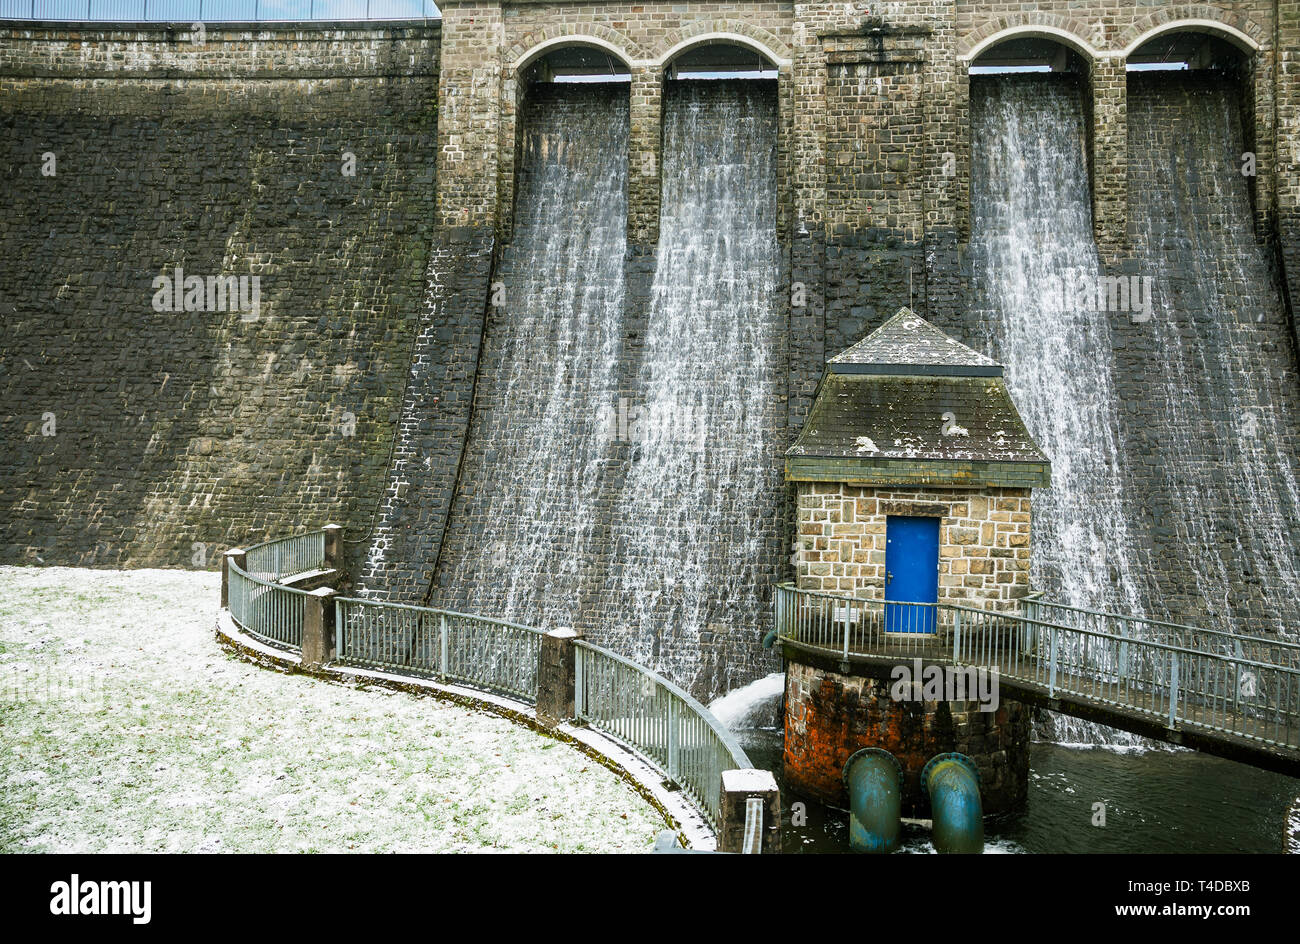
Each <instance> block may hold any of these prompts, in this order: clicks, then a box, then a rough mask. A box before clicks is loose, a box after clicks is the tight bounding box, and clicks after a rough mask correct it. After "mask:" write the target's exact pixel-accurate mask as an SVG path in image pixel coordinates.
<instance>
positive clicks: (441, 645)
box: [438, 613, 447, 682]
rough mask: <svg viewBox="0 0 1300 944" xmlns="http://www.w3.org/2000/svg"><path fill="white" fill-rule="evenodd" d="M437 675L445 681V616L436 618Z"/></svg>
mask: <svg viewBox="0 0 1300 944" xmlns="http://www.w3.org/2000/svg"><path fill="white" fill-rule="evenodd" d="M438 675H439V677H440V678H441V679H442V680H443V681H444V682H445V681H447V615H446V614H445V613H444V614H442V615H440V616H439V617H438Z"/></svg>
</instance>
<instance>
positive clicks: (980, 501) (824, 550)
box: [796, 482, 1032, 609]
mask: <svg viewBox="0 0 1300 944" xmlns="http://www.w3.org/2000/svg"><path fill="white" fill-rule="evenodd" d="M1030 503H1031V498H1030V494H1029V491H1028V490H1027V489H1019V488H989V489H894V488H884V487H875V486H855V485H842V484H839V483H823V482H800V483H799V484H798V510H797V516H798V539H797V540H798V545H799V546H798V552H797V553H798V560H797V563H796V579H797V581H798V585H799V587H800V589H803V590H821V591H824V592H827V593H839V594H844V595H847V596H854V597H858V598H860V599H877V600H879V599H884V596H885V530H886V523H887V520H888V517H889V516H890V515H910V516H916V517H927V518H940V519H941V521H940V523H939V599H940V601H944V602H949V603H960V604H964V605H968V606H974V607H980V608H986V609H996V608H999V607H1007V606H1009V605H1011V601H1013V600H1015V599H1017V598H1019V597H1022V596H1024V595H1025V594H1026V593H1028V592H1029V552H1030V528H1031V522H1032V515H1031V511H1030Z"/></svg>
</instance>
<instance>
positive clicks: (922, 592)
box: [885, 515, 939, 633]
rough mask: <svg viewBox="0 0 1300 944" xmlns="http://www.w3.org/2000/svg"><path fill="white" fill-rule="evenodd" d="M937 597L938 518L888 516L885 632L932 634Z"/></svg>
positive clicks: (886, 525)
mask: <svg viewBox="0 0 1300 944" xmlns="http://www.w3.org/2000/svg"><path fill="white" fill-rule="evenodd" d="M938 599H939V519H938V518H911V517H904V516H903V515H890V516H889V517H888V519H887V520H886V522H885V632H887V633H932V632H934V629H935V608H934V607H932V606H905V605H903V604H907V603H935V602H937V601H938Z"/></svg>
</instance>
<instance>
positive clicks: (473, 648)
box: [334, 597, 545, 702]
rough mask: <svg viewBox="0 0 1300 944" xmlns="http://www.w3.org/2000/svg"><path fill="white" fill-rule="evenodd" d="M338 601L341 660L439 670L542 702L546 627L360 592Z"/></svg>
mask: <svg viewBox="0 0 1300 944" xmlns="http://www.w3.org/2000/svg"><path fill="white" fill-rule="evenodd" d="M334 605H335V617H334V625H335V645H336V648H337V651H338V661H339V662H342V663H344V664H347V665H359V666H365V667H369V668H379V669H394V670H396V671H399V672H407V673H415V674H419V675H429V676H436V677H437V678H439V679H443V680H452V681H456V682H463V683H465V684H467V685H471V686H474V687H476V688H483V689H486V690H488V691H494V692H500V693H503V694H507V695H514V696H516V697H518V698H522V699H524V700H525V701H528V702H535V701H536V700H537V666H538V660H539V659H540V656H541V649H542V636H544V635H545V633H544V632H543V631H542V630H540V629H533V628H532V627H530V626H521V625H520V624H518V623H510V622H506V621H505V620H496V619H488V618H486V617H481V616H469V615H467V614H464V613H454V612H452V611H450V610H435V609H431V608H429V607H421V606H407V605H404V604H399V603H381V602H377V601H374V600H364V599H360V598H357V597H338V598H336V599H335V603H334Z"/></svg>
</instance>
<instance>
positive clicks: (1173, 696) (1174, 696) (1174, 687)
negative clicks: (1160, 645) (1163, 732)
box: [1169, 650, 1178, 728]
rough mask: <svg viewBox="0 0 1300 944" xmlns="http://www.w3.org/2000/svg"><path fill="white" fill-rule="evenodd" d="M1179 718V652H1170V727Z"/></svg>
mask: <svg viewBox="0 0 1300 944" xmlns="http://www.w3.org/2000/svg"><path fill="white" fill-rule="evenodd" d="M1177 720H1178V653H1177V652H1176V651H1174V650H1170V652H1169V727H1170V728H1172V727H1173V726H1174V722H1175V721H1177Z"/></svg>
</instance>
